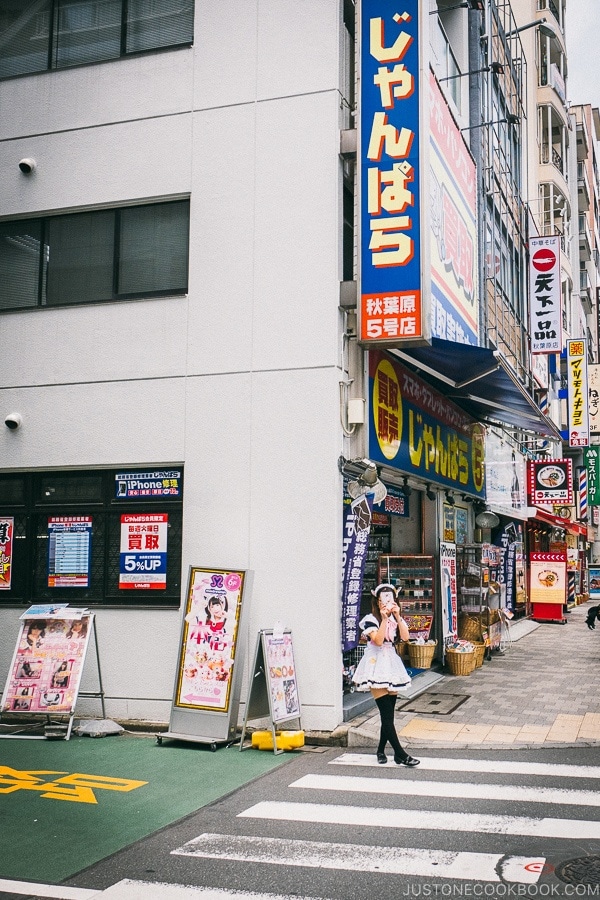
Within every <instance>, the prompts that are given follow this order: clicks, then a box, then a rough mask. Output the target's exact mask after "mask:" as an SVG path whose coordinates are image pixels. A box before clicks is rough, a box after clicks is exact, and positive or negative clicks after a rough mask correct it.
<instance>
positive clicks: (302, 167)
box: [0, 0, 342, 729]
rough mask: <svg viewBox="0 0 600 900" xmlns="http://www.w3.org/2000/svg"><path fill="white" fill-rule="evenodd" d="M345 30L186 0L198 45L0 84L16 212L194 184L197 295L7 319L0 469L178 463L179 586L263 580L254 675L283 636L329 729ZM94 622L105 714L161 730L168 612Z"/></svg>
mask: <svg viewBox="0 0 600 900" xmlns="http://www.w3.org/2000/svg"><path fill="white" fill-rule="evenodd" d="M339 27H340V24H339V21H338V8H337V4H336V3H332V2H331V0H307V2H305V3H304V4H303V6H302V9H301V10H300V11H299V10H298V7H297V4H295V3H292V2H288V0H277V2H274V0H273V2H258V0H255V2H244V3H242V2H241V0H240V2H238V0H235V2H234V0H227V2H226V0H224V2H220V3H218V4H215V3H209V2H197V3H196V42H195V46H194V48H192V49H183V50H177V51H172V52H164V53H157V54H150V55H148V56H144V57H140V58H137V59H130V60H121V61H117V62H112V63H103V64H99V65H95V66H87V67H82V68H79V69H75V70H71V71H62V72H52V73H47V74H42V75H35V76H31V77H26V78H17V79H13V80H10V81H6V82H1V83H0V170H1V171H2V172H3V173H4V174H3V178H2V180H1V181H0V210H1V212H2V216H3V217H7V218H9V217H11V216H15V215H39V214H41V213H44V212H50V211H62V210H65V211H66V210H71V209H73V208H89V207H92V208H93V207H95V206H102V205H111V204H120V203H124V202H129V201H132V202H134V201H136V200H145V199H151V198H161V197H171V196H186V195H188V194H189V195H190V197H191V237H190V281H189V295H188V297H183V298H182V297H177V298H161V299H157V300H139V301H133V302H128V303H106V304H102V305H96V306H89V307H86V306H82V307H79V308H72V309H71V308H69V309H51V310H45V309H44V310H31V311H24V312H14V313H10V314H4V315H2V316H0V337H1V339H2V344H3V348H4V350H3V379H2V386H1V387H0V413H3V415H6V413H7V412H9V411H12V410H18V411H19V412H20V413H21V414H22V416H23V426H22V428H21V429H19V430H18V431H17V432H15V433H9V432H8V430H7V429H2V431H1V432H0V460H1V464H0V465H1V466H2V469H3V470H5V471H6V470H11V469H14V468H20V469H26V470H29V469H46V468H49V467H94V466H105V467H108V466H125V465H139V464H142V463H148V464H163V463H183V464H184V465H185V498H184V538H183V574H184V577H183V581H184V583H185V580H186V578H187V572H188V567H189V566H190V565H192V564H193V565H209V566H210V565H216V566H221V565H230V566H232V567H241V568H248V569H252V570H253V571H254V572H255V579H254V595H253V600H252V605H251V614H250V617H249V624H248V628H247V634H246V635H245V636H244V637H245V640H246V642H247V644H248V653H247V659H246V663H245V669H246V670H247V669H248V667H249V666H250V664H251V662H252V659H251V658H250V657H251V656H252V653H253V650H254V643H255V639H256V633H257V631H258V629H259V628H261V627H268V626H270V625H272V624H273V622H274V621H275V620H276V619H279V620H281V621H283V622H284V624H285V625H287V626H289V627H291V628H292V629H293V633H294V639H295V641H294V643H295V654H296V663H297V668H298V673H299V691H300V697H301V700H302V703H303V725H304V727H305V728H318V729H331V728H333V727H335V725H337V724H338V723H339V722H340V721H341V718H342V713H341V703H342V692H341V659H340V651H339V647H340V640H339V628H340V626H339V618H340V615H339V564H340V560H339V556H340V546H339V544H340V542H339V537H340V533H341V524H340V518H341V479H340V476H339V474H338V471H337V466H336V462H337V457H338V455H339V453H340V451H341V449H342V446H341V437H340V429H339V408H338V382H339V378H340V376H339V370H338V355H339V346H338V343H339V342H338V327H339V321H338V316H339V312H338V308H337V302H338V282H339V278H340V272H339V258H340V246H339V242H340V235H341V223H340V221H339V218H338V211H339V205H340V204H339V190H340V170H339V159H338V144H339V115H340V109H339V94H338V90H337V89H338V81H339V59H338V56H339V52H338V46H339V36H338V31H339ZM24 156H32V157H34V158H35V159H36V160H37V164H38V167H37V169H36V171H35V173H34V174H33V175H32V176H30V177H28V178H27V177H24V176H23V175H22V174H21V173H20V172H19V170H18V167H17V163H18V161H19V159H21V158H22V157H24ZM19 613H20V610H16V609H0V682H3V681H4V678H5V677H6V672H7V670H8V665H9V662H10V658H11V656H12V649H13V646H14V639H15V636H16V631H17V619H18V615H19ZM97 626H98V634H99V645H100V652H101V658H102V676H103V682H104V689H105V692H106V697H107V714H108V715H109V716H111V717H113V718H140V719H146V720H149V721H167V719H168V715H169V708H170V699H171V695H172V688H173V678H174V670H175V664H176V655H177V648H178V641H179V629H180V613H179V611H178V610H173V611H169V610H166V611H165V610H163V611H158V610H154V611H152V610H119V609H108V610H106V609H101V610H99V611H98V615H97ZM90 659H91V657H90ZM88 669H89V671H88V674H87V675H86V678H85V680H84V688H85V689H93V681H94V672H93V665H92V664H91V663H90V664H89V666H88ZM88 682H91V683H90V684H88ZM88 706H89V710H90V712H93V711H94V702H93V701H90V703H89V704H88Z"/></svg>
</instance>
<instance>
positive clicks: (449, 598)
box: [440, 541, 458, 638]
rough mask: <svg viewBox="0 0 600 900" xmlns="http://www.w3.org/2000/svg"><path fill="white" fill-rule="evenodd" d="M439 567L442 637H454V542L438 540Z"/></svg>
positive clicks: (455, 622) (456, 627)
mask: <svg viewBox="0 0 600 900" xmlns="http://www.w3.org/2000/svg"><path fill="white" fill-rule="evenodd" d="M440 569H441V575H442V630H443V637H444V638H456V636H457V634H458V625H457V622H458V614H457V608H458V607H457V596H458V594H457V587H456V544H451V543H448V542H446V541H441V542H440Z"/></svg>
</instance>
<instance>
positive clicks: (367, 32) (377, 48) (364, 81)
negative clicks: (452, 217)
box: [358, 0, 429, 346]
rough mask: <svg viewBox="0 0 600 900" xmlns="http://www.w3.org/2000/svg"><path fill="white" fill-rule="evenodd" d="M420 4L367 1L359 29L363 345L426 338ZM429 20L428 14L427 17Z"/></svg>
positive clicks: (408, 0) (409, 0) (415, 0)
mask: <svg viewBox="0 0 600 900" xmlns="http://www.w3.org/2000/svg"><path fill="white" fill-rule="evenodd" d="M422 6H423V4H422V3H420V2H419V0H406V2H404V3H402V10H401V11H398V10H397V8H396V6H394V5H392V4H391V3H389V2H388V0H363V2H362V13H361V28H360V98H359V112H360V129H359V133H360V149H359V155H358V160H359V168H360V172H359V184H360V282H361V288H360V295H361V299H360V340H361V341H362V342H364V343H367V344H373V345H375V344H377V345H383V346H386V345H390V344H393V345H398V344H401V343H402V342H403V341H407V340H409V341H412V342H414V341H415V339H418V338H423V337H426V336H427V335H425V334H424V332H425V330H427V333H429V327H428V323H427V321H426V317H425V315H424V312H423V309H422V304H423V294H422V282H421V267H422V259H421V254H422V245H421V233H422V228H423V210H422V204H421V188H422V185H421V180H422V175H423V169H422V164H421V136H420V128H419V115H420V107H423V105H427V90H422V89H421V88H422V85H421V69H420V64H421V50H420V45H421V43H422V34H421V31H422V28H423V25H422V23H421V22H420V14H421V15H422V12H421V13H420V11H419V8H420V7H422ZM424 18H425V16H424Z"/></svg>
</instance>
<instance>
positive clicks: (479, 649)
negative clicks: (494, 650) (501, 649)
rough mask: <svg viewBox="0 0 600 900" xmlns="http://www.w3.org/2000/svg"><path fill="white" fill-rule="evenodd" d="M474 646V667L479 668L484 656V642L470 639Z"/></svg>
mask: <svg viewBox="0 0 600 900" xmlns="http://www.w3.org/2000/svg"><path fill="white" fill-rule="evenodd" d="M471 643H472V644H473V646H474V647H475V668H476V669H480V668H481V667H482V665H483V658H484V656H485V644H484V643H483V642H482V641H471Z"/></svg>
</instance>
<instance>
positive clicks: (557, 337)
mask: <svg viewBox="0 0 600 900" xmlns="http://www.w3.org/2000/svg"><path fill="white" fill-rule="evenodd" d="M529 253H530V258H529V309H530V332H531V352H532V353H534V354H535V353H560V352H561V350H562V304H561V281H560V236H559V235H549V236H547V237H531V238H529Z"/></svg>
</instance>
